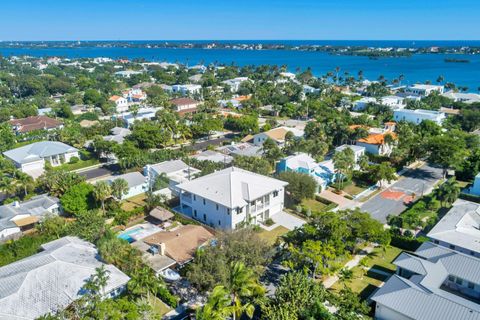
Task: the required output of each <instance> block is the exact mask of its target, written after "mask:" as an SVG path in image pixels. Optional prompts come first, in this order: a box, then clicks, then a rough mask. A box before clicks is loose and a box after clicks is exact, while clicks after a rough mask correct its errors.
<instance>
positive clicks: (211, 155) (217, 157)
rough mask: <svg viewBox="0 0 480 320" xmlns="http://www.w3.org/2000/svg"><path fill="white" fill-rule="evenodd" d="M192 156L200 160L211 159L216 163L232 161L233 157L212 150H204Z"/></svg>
mask: <svg viewBox="0 0 480 320" xmlns="http://www.w3.org/2000/svg"><path fill="white" fill-rule="evenodd" d="M192 158H195V159H197V160H200V161H212V162H217V163H230V162H232V161H233V157H232V156H229V155H227V154H223V153H220V152H217V151H213V150H205V151H202V152H200V153H198V154H196V155H193V156H192Z"/></svg>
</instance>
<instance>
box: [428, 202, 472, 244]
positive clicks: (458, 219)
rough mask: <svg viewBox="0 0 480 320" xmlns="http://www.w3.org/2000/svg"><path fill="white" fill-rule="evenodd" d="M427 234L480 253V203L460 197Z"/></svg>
mask: <svg viewBox="0 0 480 320" xmlns="http://www.w3.org/2000/svg"><path fill="white" fill-rule="evenodd" d="M427 236H428V237H429V238H431V239H435V240H439V241H444V242H446V243H449V244H453V245H455V246H458V247H461V248H464V249H467V250H472V251H474V252H478V253H480V204H478V203H475V202H470V201H466V200H461V199H458V200H457V201H455V202H454V203H453V207H452V208H451V209H450V211H448V212H447V214H446V215H445V216H444V217H443V218H442V219H441V220H440V221H439V222H438V223H437V224H436V225H435V227H434V228H433V229H432V230H431V231H430V232H429V233H428V235H427Z"/></svg>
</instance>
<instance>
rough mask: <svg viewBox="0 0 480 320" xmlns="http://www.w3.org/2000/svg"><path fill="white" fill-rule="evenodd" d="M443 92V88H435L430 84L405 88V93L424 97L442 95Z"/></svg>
mask: <svg viewBox="0 0 480 320" xmlns="http://www.w3.org/2000/svg"><path fill="white" fill-rule="evenodd" d="M444 90H445V87H444V86H436V85H431V84H414V85H412V86H408V87H406V88H405V93H407V94H413V95H418V96H422V97H426V96H429V95H430V94H432V93H434V92H436V93H439V94H442V93H443V92H444Z"/></svg>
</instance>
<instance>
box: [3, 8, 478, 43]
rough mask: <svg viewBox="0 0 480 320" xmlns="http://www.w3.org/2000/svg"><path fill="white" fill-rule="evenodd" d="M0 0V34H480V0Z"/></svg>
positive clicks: (428, 37)
mask: <svg viewBox="0 0 480 320" xmlns="http://www.w3.org/2000/svg"><path fill="white" fill-rule="evenodd" d="M2 2H3V1H2ZM1 7H2V9H1V12H0V40H151V39H153V40H155V39H162V40H163V39H166V40H172V39H190V40H197V39H319V40H323V39H326V40H331V39H338V40H402V39H406V40H437V39H444V40H479V39H480V19H479V18H478V15H479V13H480V1H478V0H435V1H434V0H290V1H285V0H275V1H274V0H256V1H255V0H237V1H231V0H181V1H179V0H169V1H166V0H135V1H134V0H116V1H114V0H62V1H60V0H41V1H40V0H15V1H5V3H2V6H1Z"/></svg>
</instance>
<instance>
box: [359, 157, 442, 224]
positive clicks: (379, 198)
mask: <svg viewBox="0 0 480 320" xmlns="http://www.w3.org/2000/svg"><path fill="white" fill-rule="evenodd" d="M440 179H442V169H441V168H436V167H432V166H429V165H427V164H425V165H423V166H422V167H420V168H417V169H412V170H409V171H407V172H406V173H404V174H403V175H402V178H401V179H400V180H399V181H397V182H395V183H394V184H393V185H391V186H390V187H389V188H387V189H386V190H384V191H382V192H380V193H379V194H377V195H376V196H374V197H373V198H371V199H369V200H368V201H366V202H365V203H364V204H363V205H362V206H361V209H362V211H366V212H368V213H370V214H371V215H372V217H373V218H375V219H377V220H378V221H380V222H382V223H386V222H387V216H388V215H399V214H400V213H401V212H403V211H404V210H405V209H407V205H408V203H409V202H410V201H411V200H412V194H415V196H416V197H421V196H422V195H423V194H428V193H430V192H431V191H432V189H433V186H434V185H435V183H436V182H437V181H438V180H440Z"/></svg>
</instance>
